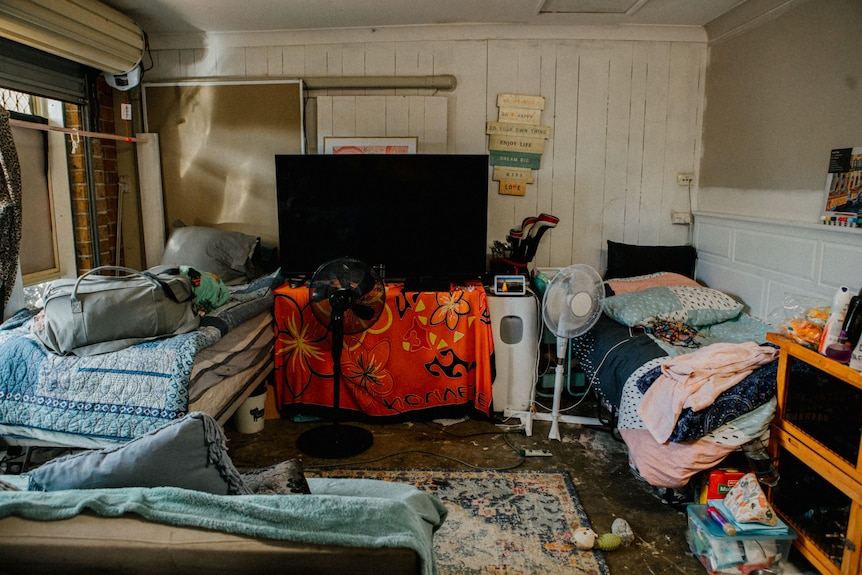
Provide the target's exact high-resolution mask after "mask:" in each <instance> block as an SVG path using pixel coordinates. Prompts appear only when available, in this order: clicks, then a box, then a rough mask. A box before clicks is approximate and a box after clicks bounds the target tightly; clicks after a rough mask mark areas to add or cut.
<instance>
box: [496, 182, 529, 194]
mask: <svg viewBox="0 0 862 575" xmlns="http://www.w3.org/2000/svg"><path fill="white" fill-rule="evenodd" d="M500 194H502V195H504V196H523V195H526V194H527V182H512V181H508V180H501V181H500Z"/></svg>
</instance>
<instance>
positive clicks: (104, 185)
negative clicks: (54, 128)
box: [66, 77, 122, 274]
mask: <svg viewBox="0 0 862 575" xmlns="http://www.w3.org/2000/svg"><path fill="white" fill-rule="evenodd" d="M97 88H98V102H99V107H98V112H99V118H98V122H99V125H98V126H97V128H96V129H97V131H99V132H104V133H108V134H113V133H115V131H114V101H113V96H112V93H111V88H110V86H108V85H107V84H106V83H105V82H104V80H103V79H102V78H101V77H100V78H99V81H98V83H97ZM66 126H67V127H69V128H79V129H83V125H82V123H81V115H80V112H79V110H78V107H77V106H75V105H71V104H67V105H66ZM90 145H91V146H92V152H93V178H94V179H95V190H96V193H95V202H96V206H95V213H96V221H95V222H93V221H91V217H90V200H89V197H88V194H87V171H86V164H85V162H84V150H85V146H84V145H83V141H82V142H81V145H79V146H78V148H77V150H74V151H73V150H72V146H71V145H70V147H69V176H70V183H71V193H72V216H73V218H74V222H75V223H74V226H75V253H76V254H77V263H78V273H79V274H80V273H83V272H85V271H87V270H90V269H93V267H95V266H94V264H95V261H96V260H95V258H94V257H93V245H92V238H93V237H96V238H97V239H98V250H99V261H100V263H101V265H121V261H122V256H121V257H120V258H118V257H117V253H116V245H117V218H118V212H117V199H118V195H119V175H118V173H117V147H116V142H115V141H114V140H105V139H98V138H92V139H91V142H90Z"/></svg>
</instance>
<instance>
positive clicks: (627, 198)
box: [145, 39, 706, 269]
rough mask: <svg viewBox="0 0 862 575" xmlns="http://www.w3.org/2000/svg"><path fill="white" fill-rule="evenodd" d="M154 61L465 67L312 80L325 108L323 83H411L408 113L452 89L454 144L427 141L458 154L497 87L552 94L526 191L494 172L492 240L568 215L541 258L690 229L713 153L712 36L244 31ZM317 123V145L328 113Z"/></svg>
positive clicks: (297, 70)
mask: <svg viewBox="0 0 862 575" xmlns="http://www.w3.org/2000/svg"><path fill="white" fill-rule="evenodd" d="M258 41H259V39H258ZM153 64H154V65H153V68H152V69H151V70H149V71H148V72H147V75H146V78H145V80H146V81H165V80H176V79H193V78H218V77H231V78H233V79H236V78H243V77H247V78H272V77H278V78H300V79H301V78H305V77H309V78H310V77H320V76H415V75H433V74H453V75H454V76H455V77H456V79H457V87H456V89H455V90H454V91H451V92H442V91H441V92H437V91H434V90H422V89H415V90H391V89H389V90H374V89H363V90H325V91H324V90H318V91H315V90H312V91H310V92H309V94H308V97H309V98H308V102H307V104H308V108H309V110H313V109H315V107H316V105H317V98H318V97H319V96H350V97H355V98H364V97H367V98H377V103H378V105H383V106H384V108H386V106H388V105H389V104H393V103H395V102H397V100H396V99H392V98H388V99H387V98H386V97H388V96H405V97H407V98H406V99H405V100H404V102H403V103H400V104H398V105H393V106H392V110H393V113H395V114H399V115H401V116H403V114H404V113H405V109H406V110H407V112H408V113H411V114H416V113H420V112H419V110H420V109H421V108H419V107H416V106H418V102H419V100H416V99H413V100H411V99H410V97H415V96H434V97H435V98H434V99H430V98H428V99H425V100H426V101H433V100H436V98H445V103H446V107H447V110H446V112H447V113H446V114H445V117H446V118H447V120H446V121H447V126H446V127H445V130H441V131H440V132H438V134H439V133H443V134H445V138H446V142H445V145H443V144H438V143H435V144H434V146H433V147H430V148H425V149H423V144H422V142H420V145H419V147H420V151H426V152H436V151H445V152H446V153H450V154H459V153H465V154H466V153H483V152H485V151H486V150H487V136H486V134H485V123H486V122H487V121H488V120H495V119H496V117H497V106H496V97H497V94H499V93H522V94H531V95H541V96H544V97H545V102H546V104H545V109H544V111H543V114H542V123H543V124H546V125H549V126H551V128H552V137H551V139H550V141H549V142H547V143H546V146H545V152H544V155H543V157H542V165H541V168H540V169H539V170H537V171H536V173H535V176H536V177H535V183H534V184H530V185H529V186H528V187H527V193H526V195H525V196H522V197H518V196H506V195H500V194H499V193H498V186H497V183H496V182H493V181H491V180H490V178H489V183H488V194H489V213H488V231H489V232H488V236H489V237H488V240H489V242H491V241H493V240H504V239H505V237H506V235H507V233H508V230H509V229H510V228H512V227H515V226H517V225H519V224H520V222H521V220H522V219H523V218H524V217H525V216H528V215H532V214H538V213H540V212H549V213H552V214H554V215H557V216H559V217H560V220H561V221H560V225H559V226H558V227H557V228H556V229H554V230H553V231H552V232H551V233H550V234H546V235H545V238H544V239H543V241H542V245H541V247H540V250H539V252H538V255H537V256H536V259H535V260H534V264H535V265H537V266H542V267H545V266H565V265H569V264H571V263H587V264H590V265H593V266H595V267H597V268H600V269H604V265H605V253H604V249H605V246H606V240H608V239H611V240H614V241H624V242H627V243H636V244H667V245H670V244H683V243H688V241H689V230H688V227H687V226H679V225H672V224H671V223H670V212H671V210H686V211H687V210H688V209H689V207H690V195H689V190H688V188H685V187H680V186H678V185H677V174H678V173H695V166H696V165H697V160H698V155H699V153H700V150H699V141H700V139H699V138H700V128H701V116H702V107H703V84H704V74H705V68H706V44H705V42H699V41H662V40H572V39H560V40H556V39H535V40H524V39H518V40H506V39H500V40H475V39H470V40H445V39H444V40H440V41H432V40H421V41H403V42H401V41H385V42H357V43H344V44H336V43H331V44H319V43H315V44H302V45H294V44H290V45H272V46H248V47H243V46H237V45H236V41H235V40H234V41H233V42H232V44H231V45H230V46H224V47H221V48H220V47H219V43H218V42H211V45H210V47H209V48H207V49H166V50H158V49H156V50H154V51H153ZM381 97H383V98H381ZM414 105H415V106H414ZM405 106H406V108H405ZM307 117H308V115H307ZM314 118H315V119H316V118H317V115H316V114H315V116H314ZM308 126H309V129H310V130H311V132H312V133H308V134H307V136H308V141H309V143H310V144H311V146H310V148H311V149H314V148H316V144H317V142H318V134H317V126H316V121H312V122H309V123H308ZM360 127H361V126H360ZM324 129H325V128H324ZM370 129H371V127H369V130H370ZM359 131H365V130H364V129H363V130H359ZM359 131H357V133H356V135H377V134H381V133H382V134H386V133H387V132H386V131H385V128H382V127H380V126H376V131H375V133H373V134H364V133H359ZM419 136H421V135H419ZM489 176H490V174H489ZM441 185H444V183H441Z"/></svg>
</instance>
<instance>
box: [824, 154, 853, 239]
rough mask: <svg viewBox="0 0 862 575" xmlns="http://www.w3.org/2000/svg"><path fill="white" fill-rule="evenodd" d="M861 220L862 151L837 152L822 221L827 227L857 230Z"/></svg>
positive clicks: (832, 157) (831, 157)
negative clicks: (828, 225) (848, 227)
mask: <svg viewBox="0 0 862 575" xmlns="http://www.w3.org/2000/svg"><path fill="white" fill-rule="evenodd" d="M860 219H862V147H855V148H839V149H834V150H832V151H831V153H830V155H829V171H828V173H827V175H826V189H825V198H824V205H823V214H822V215H821V220H822V221H823V223H825V224H830V225H838V226H852V227H855V226H858V225H859V221H860Z"/></svg>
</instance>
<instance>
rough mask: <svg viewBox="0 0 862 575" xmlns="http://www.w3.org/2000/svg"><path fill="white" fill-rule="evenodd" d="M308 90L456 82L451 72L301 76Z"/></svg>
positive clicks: (449, 86)
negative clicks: (399, 74)
mask: <svg viewBox="0 0 862 575" xmlns="http://www.w3.org/2000/svg"><path fill="white" fill-rule="evenodd" d="M302 81H303V83H304V84H305V87H306V88H307V89H309V90H335V89H340V90H374V89H389V90H393V89H398V88H412V89H428V90H446V91H452V90H454V89H455V86H456V84H457V82H456V81H455V76H453V75H451V74H441V75H436V76H318V77H314V78H303V79H302Z"/></svg>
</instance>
